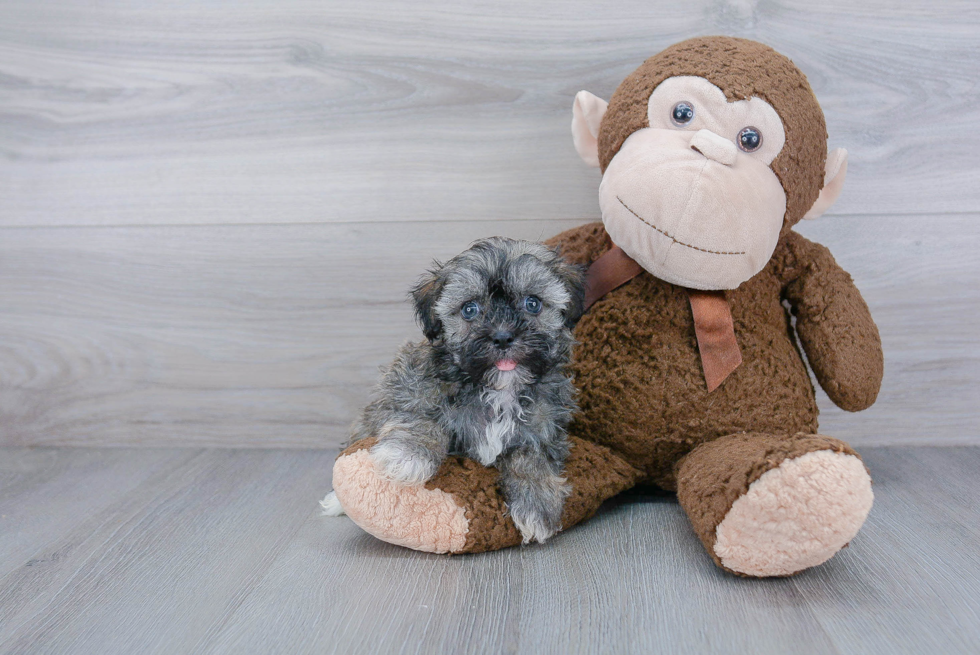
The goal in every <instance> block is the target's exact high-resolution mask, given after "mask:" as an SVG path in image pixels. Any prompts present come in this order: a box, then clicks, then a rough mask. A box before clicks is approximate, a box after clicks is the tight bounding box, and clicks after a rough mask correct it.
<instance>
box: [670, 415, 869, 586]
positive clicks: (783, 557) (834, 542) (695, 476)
mask: <svg viewBox="0 0 980 655" xmlns="http://www.w3.org/2000/svg"><path fill="white" fill-rule="evenodd" d="M677 497H678V500H680V504H681V507H683V508H684V511H685V512H686V513H687V516H688V518H690V520H691V523H692V525H693V526H694V531H695V532H696V533H697V535H698V537H699V538H700V539H701V541H702V543H704V546H705V548H707V550H708V553H709V554H710V555H711V557H712V558H714V560H715V563H717V564H718V566H720V567H722V568H723V569H725V570H727V571H730V572H732V573H736V574H739V575H746V576H759V577H767V576H785V575H792V574H793V573H797V572H798V571H802V570H803V569H806V568H809V567H811V566H816V565H817V564H822V563H823V562H825V561H827V560H828V559H830V558H831V557H832V556H833V555H834V553H836V552H837V551H838V550H840V549H841V548H843V547H844V546H846V545H847V543H848V542H849V541H850V540H851V539H852V538H853V537H854V535H856V534H857V532H858V530H859V529H860V528H861V526H862V525H863V524H864V519H865V518H866V517H867V515H868V512H869V511H870V509H871V503H872V500H873V498H874V496H873V494H872V493H871V478H870V476H869V475H868V471H867V469H866V468H865V467H864V464H863V462H862V461H861V458H860V457H859V456H858V454H857V453H856V452H855V451H854V450H853V449H852V448H851V447H850V446H848V445H847V444H846V443H844V442H843V441H839V440H837V439H833V438H831V437H824V436H820V435H812V434H811V435H806V434H798V435H792V436H790V435H771V434H761V433H741V434H734V435H729V436H726V437H722V438H720V439H716V440H715V441H709V442H707V443H704V444H702V445H700V446H698V447H697V448H695V449H694V450H693V451H691V452H690V453H689V454H688V455H687V456H686V457H685V458H684V459H682V460H681V461H680V462H679V463H678V467H677Z"/></svg>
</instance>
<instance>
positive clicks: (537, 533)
mask: <svg viewBox="0 0 980 655" xmlns="http://www.w3.org/2000/svg"><path fill="white" fill-rule="evenodd" d="M548 482H550V483H551V484H547V485H544V486H542V487H539V488H537V489H534V490H533V491H531V490H527V491H525V493H522V494H519V495H516V497H514V498H511V499H510V501H509V502H508V504H507V508H508V510H509V512H510V517H511V519H513V521H514V525H516V526H517V529H518V530H519V531H520V533H521V536H522V537H523V538H524V543H525V544H528V543H531V542H532V541H537V542H538V543H539V544H543V543H544V542H545V541H547V540H548V539H550V538H551V536H552V535H554V534H555V533H556V532H558V531H559V530H561V513H562V509H563V508H564V504H565V497H566V496H568V494H569V491H570V489H569V487H568V485H567V484H565V480H564V479H562V478H559V477H554V478H552V479H551V480H549V481H548Z"/></svg>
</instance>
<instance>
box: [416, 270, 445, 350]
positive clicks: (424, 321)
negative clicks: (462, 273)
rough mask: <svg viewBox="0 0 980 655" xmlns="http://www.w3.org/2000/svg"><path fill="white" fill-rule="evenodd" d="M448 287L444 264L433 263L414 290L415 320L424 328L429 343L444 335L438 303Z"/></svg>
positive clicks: (423, 331)
mask: <svg viewBox="0 0 980 655" xmlns="http://www.w3.org/2000/svg"><path fill="white" fill-rule="evenodd" d="M445 286H446V278H445V276H444V275H443V274H442V264H440V263H439V262H433V268H432V270H431V271H429V272H428V273H426V274H425V275H423V276H422V279H420V280H419V282H418V284H416V285H415V288H414V289H412V300H414V301H415V318H416V319H417V320H418V322H419V325H421V326H422V334H424V335H425V338H426V339H428V340H429V341H432V340H434V339H436V338H437V337H438V336H439V335H440V334H442V321H440V320H439V317H438V316H437V315H436V303H437V302H438V301H439V296H441V295H442V290H443V288H444V287H445Z"/></svg>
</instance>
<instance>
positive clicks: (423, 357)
mask: <svg viewBox="0 0 980 655" xmlns="http://www.w3.org/2000/svg"><path fill="white" fill-rule="evenodd" d="M583 295H584V291H583V274H582V270H581V268H580V267H578V266H574V265H572V264H569V263H567V262H565V261H564V260H563V259H562V258H561V257H560V256H559V255H558V253H557V252H556V251H554V250H552V249H550V248H548V247H546V246H544V245H542V244H539V243H532V242H529V241H515V240H513V239H506V238H503V237H493V238H489V239H484V240H481V241H478V242H476V243H474V244H473V245H472V246H471V247H470V248H469V249H468V250H466V251H464V252H463V253H461V254H460V255H458V256H456V257H454V258H453V259H451V260H449V261H448V262H446V263H445V264H441V265H440V264H439V263H438V262H436V265H435V267H434V269H433V270H432V271H430V272H429V274H428V275H426V276H425V277H423V279H422V280H421V281H420V282H419V284H418V286H416V287H415V289H414V290H413V291H412V297H413V299H414V301H415V312H416V315H417V318H418V320H419V323H420V324H421V325H422V331H423V333H424V334H425V336H426V339H427V341H424V342H421V343H408V344H406V345H404V346H403V347H402V348H401V350H400V351H399V353H398V355H397V356H396V358H395V361H394V362H393V363H392V364H391V365H390V366H389V367H388V368H387V369H386V370H385V371H384V373H383V375H382V378H381V381H380V383H379V385H378V389H377V392H378V398H377V400H375V401H374V402H372V403H371V404H370V405H368V406H367V408H365V410H364V413H363V415H362V416H361V418H360V420H359V421H358V422H357V423H355V425H354V428H353V431H352V435H351V436H352V441H357V440H360V439H364V438H367V437H378V438H379V440H378V443H377V444H375V445H374V446H373V447H372V448H371V455H372V457H373V458H374V460H375V464H376V466H377V467H378V471H379V472H380V474H381V475H382V476H384V477H386V478H388V479H391V480H394V481H397V482H400V483H403V484H422V483H424V482H425V481H426V480H428V479H429V478H431V477H432V476H433V475H434V474H435V473H436V471H437V470H438V469H439V466H440V464H441V463H442V461H443V460H444V459H445V458H446V456H447V455H450V454H453V455H463V456H465V457H469V458H472V459H474V460H476V461H478V462H480V463H481V464H483V465H484V466H496V467H497V469H499V471H500V487H501V491H502V492H503V495H504V499H505V501H506V503H507V507H508V511H509V513H510V515H511V518H512V519H513V520H514V523H515V524H516V525H517V528H518V529H519V530H520V532H521V534H522V535H523V537H524V543H528V542H530V541H532V540H536V541H538V542H544V541H545V540H546V539H547V538H549V537H550V536H552V535H553V534H554V533H555V532H557V531H558V530H560V529H561V523H560V520H561V513H562V508H563V506H564V501H565V497H566V496H567V495H568V493H569V487H568V485H567V484H566V482H565V479H564V478H562V477H561V475H562V470H563V467H564V462H565V457H566V455H567V454H568V441H567V436H566V432H565V429H566V426H567V425H568V423H569V420H570V419H571V417H572V413H573V412H574V411H575V410H576V404H575V389H574V387H573V385H572V381H571V379H570V377H569V375H568V372H567V371H566V365H567V364H568V362H569V358H570V356H571V350H572V343H573V337H572V328H573V327H574V325H575V323H576V321H578V319H579V318H580V316H581V315H582V311H583V309H582V303H583ZM328 498H329V497H328ZM325 507H326V505H325Z"/></svg>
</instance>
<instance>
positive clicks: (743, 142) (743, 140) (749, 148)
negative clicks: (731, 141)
mask: <svg viewBox="0 0 980 655" xmlns="http://www.w3.org/2000/svg"><path fill="white" fill-rule="evenodd" d="M760 146H762V132H760V131H759V130H757V129H755V128H754V127H743V128H742V131H741V132H739V133H738V147H739V148H741V149H742V150H744V151H745V152H755V151H756V150H758V149H759V147H760Z"/></svg>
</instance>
